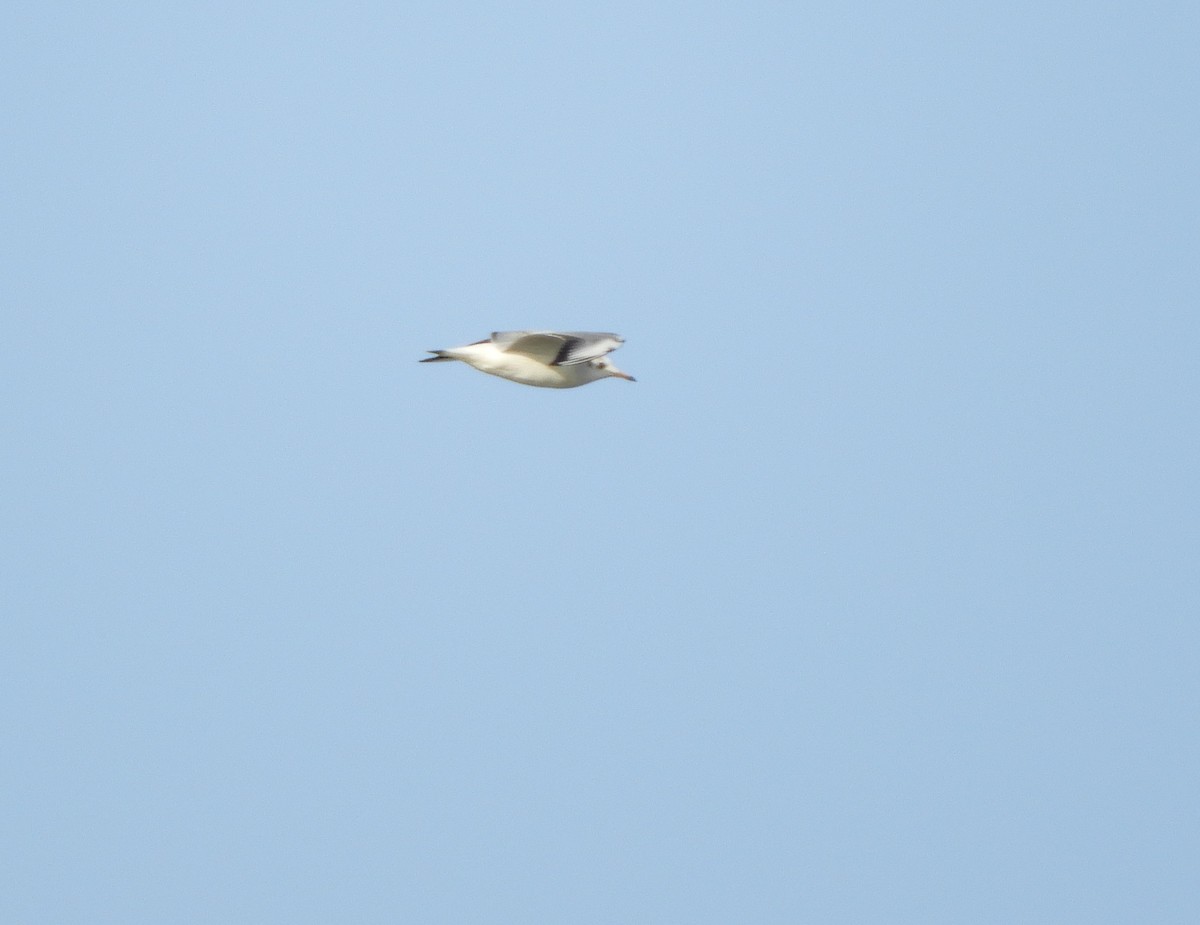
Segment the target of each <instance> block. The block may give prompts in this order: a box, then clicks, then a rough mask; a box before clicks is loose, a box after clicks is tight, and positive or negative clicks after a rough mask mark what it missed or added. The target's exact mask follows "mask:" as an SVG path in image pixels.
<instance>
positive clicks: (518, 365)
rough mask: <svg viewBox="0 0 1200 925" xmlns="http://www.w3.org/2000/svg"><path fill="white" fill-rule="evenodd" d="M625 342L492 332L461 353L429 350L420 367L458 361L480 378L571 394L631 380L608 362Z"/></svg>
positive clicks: (576, 334) (579, 334)
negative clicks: (612, 379)
mask: <svg viewBox="0 0 1200 925" xmlns="http://www.w3.org/2000/svg"><path fill="white" fill-rule="evenodd" d="M623 343H625V339H624V338H623V337H621V336H619V335H617V334H599V333H596V332H594V331H494V332H492V336H491V337H489V338H488V339H487V340H477V341H475V343H473V344H467V345H466V346H465V347H451V348H450V349H449V350H430V351H429V352H430V353H432V354H433V356H431V357H426V358H425V359H424V360H421V362H422V363H437V362H439V361H441V360H462V361H463V362H464V363H466V364H467V365H468V366H474V367H475V368H476V369H477V370H479V371H480V372H482V373H491V374H492V375H493V376H499V377H500V378H501V379H511V380H512V381H513V382H520V383H523V384H525V385H537V386H541V387H543V388H547V389H573V388H575V387H576V386H579V385H587V384H588V383H589V382H595V381H596V380H597V379H606V378H608V377H609V376H616V377H617V378H618V379H628V380H629V381H630V382H635V381H636V380H635V379H634V378H633V376H631V375H629V374H628V373H623V372H621V371H620V370H619V369H617V368H616V367H615V366H613V365H612V363H610V362H609V360H608V356H607V355H608V354H609V353H612V351H614V350H616V349H617V348H618V347H620V346H621V344H623Z"/></svg>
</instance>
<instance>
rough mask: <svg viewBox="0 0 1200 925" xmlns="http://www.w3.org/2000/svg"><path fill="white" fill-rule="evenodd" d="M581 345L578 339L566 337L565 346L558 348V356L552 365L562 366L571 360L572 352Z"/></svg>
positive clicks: (564, 339)
mask: <svg viewBox="0 0 1200 925" xmlns="http://www.w3.org/2000/svg"><path fill="white" fill-rule="evenodd" d="M580 343H581V341H580V339H579V338H578V337H564V338H563V345H562V346H561V347H559V348H558V355H557V356H555V357H554V360H553V361H552V362H551V363H550V365H551V366H561V365H562V364H563V363H565V362H566V361H567V360H568V359H569V358H570V356H571V351H572V350H574V349H575V348H576V347H578V346H579V344H580Z"/></svg>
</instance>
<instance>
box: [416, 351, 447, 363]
mask: <svg viewBox="0 0 1200 925" xmlns="http://www.w3.org/2000/svg"><path fill="white" fill-rule="evenodd" d="M429 352H430V353H432V354H434V355H433V356H431V357H425V359H423V360H421V362H422V363H437V362H438V361H439V360H453V359H454V357H449V356H446V351H445V350H430V351H429Z"/></svg>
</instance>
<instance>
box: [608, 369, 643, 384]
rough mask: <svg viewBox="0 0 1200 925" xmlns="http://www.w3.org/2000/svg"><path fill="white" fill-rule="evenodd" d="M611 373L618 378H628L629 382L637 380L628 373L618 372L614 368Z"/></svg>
mask: <svg viewBox="0 0 1200 925" xmlns="http://www.w3.org/2000/svg"><path fill="white" fill-rule="evenodd" d="M613 375H614V376H616V377H617V378H618V379H628V380H629V381H630V382H637V380H636V379H634V378H633V376H631V375H629V373H619V372H617V371H616V370H615V369H614V370H613Z"/></svg>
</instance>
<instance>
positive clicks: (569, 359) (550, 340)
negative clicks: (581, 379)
mask: <svg viewBox="0 0 1200 925" xmlns="http://www.w3.org/2000/svg"><path fill="white" fill-rule="evenodd" d="M492 343H493V344H495V345H496V346H497V347H498V348H500V349H501V350H503V351H505V352H507V353H521V354H524V355H525V356H527V357H531V358H532V359H535V360H537V361H538V362H539V363H545V364H546V365H547V366H574V365H575V364H577V363H586V362H587V361H588V360H594V359H596V358H597V357H602V356H604V355H605V354H606V353H612V351H614V350H616V349H617V348H618V347H620V346H621V344H623V343H625V341H624V339H623V338H621V337H620V336H618V335H616V334H599V333H596V332H594V331H496V332H495V333H494V334H492Z"/></svg>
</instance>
